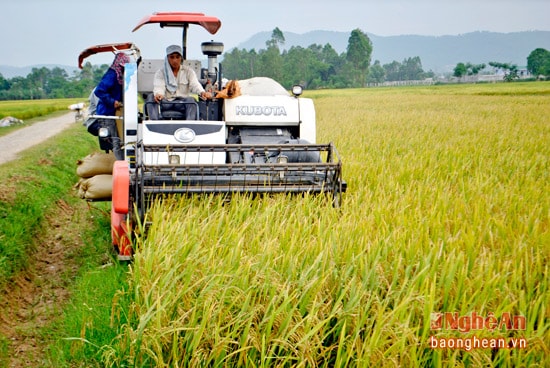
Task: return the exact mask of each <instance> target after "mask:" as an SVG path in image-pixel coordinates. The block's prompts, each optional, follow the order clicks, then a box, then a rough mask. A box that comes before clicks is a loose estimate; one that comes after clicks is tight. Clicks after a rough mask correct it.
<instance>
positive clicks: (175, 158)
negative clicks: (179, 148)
mask: <svg viewBox="0 0 550 368" xmlns="http://www.w3.org/2000/svg"><path fill="white" fill-rule="evenodd" d="M168 161H169V162H170V165H179V164H180V156H179V155H169V156H168Z"/></svg>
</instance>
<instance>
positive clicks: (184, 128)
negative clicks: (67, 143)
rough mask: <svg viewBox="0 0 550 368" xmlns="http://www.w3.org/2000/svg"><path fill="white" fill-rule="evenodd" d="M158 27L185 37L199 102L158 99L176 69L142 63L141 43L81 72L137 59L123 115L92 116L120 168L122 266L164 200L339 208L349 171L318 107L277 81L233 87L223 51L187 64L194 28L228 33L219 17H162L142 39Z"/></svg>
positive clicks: (207, 48) (116, 237)
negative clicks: (163, 74) (306, 199)
mask: <svg viewBox="0 0 550 368" xmlns="http://www.w3.org/2000/svg"><path fill="white" fill-rule="evenodd" d="M155 23H156V24H158V25H160V27H163V28H164V27H179V28H181V29H182V39H181V49H180V48H179V47H174V48H173V49H174V50H176V52H177V53H180V54H181V56H182V58H181V59H182V65H184V66H186V67H187V68H190V69H191V70H192V71H193V72H194V73H195V76H196V80H197V81H198V83H200V86H201V88H199V87H198V86H196V88H197V89H200V90H201V93H200V96H201V98H199V99H198V100H197V99H194V98H193V99H188V98H178V97H175V98H157V96H155V93H154V91H155V83H156V82H155V78H158V73H157V71H159V70H161V69H163V68H166V65H167V64H166V63H167V61H166V60H165V59H146V58H142V55H141V52H140V50H139V49H138V48H137V47H136V45H134V44H133V43H132V42H127V43H116V44H109V45H98V46H93V47H90V48H88V49H86V50H84V51H83V52H82V53H81V54H80V56H79V66H80V67H82V61H83V60H84V59H85V58H86V57H88V56H90V55H93V54H95V53H98V52H106V51H109V52H114V53H125V54H127V55H129V56H130V62H128V63H126V64H125V66H124V85H123V101H122V103H123V106H124V108H123V113H122V114H121V116H103V115H92V116H91V118H92V119H96V121H97V123H98V124H99V130H98V137H99V142H100V147H101V149H102V150H105V151H106V152H110V151H112V152H113V153H114V156H115V159H116V161H115V162H114V166H113V171H112V177H113V181H112V198H110V199H111V201H112V209H111V225H112V237H113V244H114V246H115V248H116V249H117V251H118V254H119V258H120V259H128V258H130V257H131V254H132V249H131V241H130V233H131V227H132V223H134V222H135V221H136V220H137V219H140V220H143V219H144V216H145V214H146V212H147V209H148V207H149V205H150V203H151V201H152V200H153V199H154V198H155V197H156V196H158V195H165V194H173V193H177V194H195V193H224V194H232V193H306V192H307V193H319V194H321V193H325V194H329V195H330V196H331V198H332V200H333V202H334V204H335V205H338V204H339V202H340V198H341V194H342V193H343V192H344V191H345V189H346V184H345V183H344V182H343V180H342V177H341V175H342V174H341V172H342V163H341V161H340V158H339V156H338V153H337V151H336V149H335V148H334V146H333V145H332V144H331V143H328V144H317V143H316V127H315V124H316V123H315V108H314V105H313V101H312V100H311V99H308V98H303V97H301V94H302V88H301V87H300V86H295V87H293V89H292V94H290V93H289V92H288V91H287V90H286V89H285V88H283V87H282V86H281V85H280V84H279V83H277V82H276V81H274V80H272V79H270V78H263V77H260V78H252V79H248V80H240V81H234V80H232V81H226V79H224V77H223V75H222V65H221V64H220V63H219V62H218V60H217V59H218V56H220V55H221V54H222V52H223V44H222V43H220V42H214V41H209V42H203V43H202V44H201V49H202V52H203V54H204V55H205V56H206V57H208V65H207V67H205V68H203V66H202V65H201V62H200V61H194V60H187V32H188V29H189V26H190V25H199V26H201V27H203V28H204V29H206V30H207V31H208V32H209V33H210V34H216V33H217V31H218V30H219V29H220V27H221V22H220V20H219V19H217V18H216V17H211V16H206V15H204V14H202V13H183V12H162V13H154V14H152V15H150V16H147V17H145V18H143V19H142V20H141V21H140V22H139V23H138V24H137V26H136V27H135V28H134V31H137V30H138V29H140V28H141V27H142V26H144V25H147V24H155ZM170 43H172V42H169V43H167V45H168V44H170ZM179 50H181V51H179ZM163 56H164V55H163ZM176 56H177V55H176ZM167 57H168V56H167ZM193 77H194V76H193ZM190 79H191V82H190V85H191V84H192V83H193V81H192V80H193V79H194V78H190ZM191 87H192V86H191ZM140 96H141V97H142V99H143V101H144V104H143V109H141V110H140V108H139V105H140V103H139V100H140Z"/></svg>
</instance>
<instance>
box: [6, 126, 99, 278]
mask: <svg viewBox="0 0 550 368" xmlns="http://www.w3.org/2000/svg"><path fill="white" fill-rule="evenodd" d="M94 144H96V143H95V142H94V140H93V139H91V136H89V137H88V136H87V133H86V132H85V130H84V129H83V128H82V127H81V126H80V127H77V126H75V127H73V128H72V129H70V130H68V132H67V133H65V134H62V135H61V136H60V137H59V138H58V139H56V140H55V141H49V142H47V143H45V144H42V145H40V146H37V147H33V148H31V149H29V150H27V151H25V153H24V155H22V158H21V159H20V160H17V161H12V162H9V163H6V164H4V165H1V166H0V177H1V178H2V180H1V181H0V286H3V285H4V284H5V282H6V280H7V279H9V278H10V277H11V276H12V275H13V274H14V273H15V272H18V271H20V270H21V269H23V268H25V267H26V264H27V261H26V259H27V254H28V253H32V251H33V247H34V245H33V243H34V240H35V238H36V237H37V236H38V234H39V233H40V230H41V229H40V227H41V224H42V223H43V221H44V216H45V215H46V213H47V212H48V210H49V209H50V208H53V207H54V204H55V203H56V201H57V200H58V199H59V198H64V199H66V200H67V201H70V200H71V195H74V193H73V191H72V186H73V185H74V183H75V181H76V161H77V160H78V159H79V158H82V157H84V156H86V155H87V153H88V152H90V150H92V149H93V148H92V147H93V146H94Z"/></svg>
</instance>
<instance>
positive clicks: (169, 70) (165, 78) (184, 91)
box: [147, 45, 212, 120]
mask: <svg viewBox="0 0 550 368" xmlns="http://www.w3.org/2000/svg"><path fill="white" fill-rule="evenodd" d="M182 61H183V53H182V49H181V46H178V45H170V46H168V47H167V48H166V58H165V60H164V67H163V68H161V69H159V70H158V71H157V72H156V73H155V78H154V82H153V94H152V95H150V96H149V98H148V103H147V106H148V107H147V114H148V115H149V118H150V119H151V120H158V119H159V109H158V105H157V104H159V103H160V102H161V101H162V100H164V99H166V100H168V101H174V100H176V99H179V100H183V101H188V102H194V101H195V99H194V98H193V97H190V96H189V94H190V93H196V94H198V95H199V96H200V97H201V98H202V99H210V98H212V93H210V92H206V91H205V90H204V88H203V87H202V85H201V84H200V82H199V80H198V79H197V75H196V74H195V72H194V71H193V69H191V68H189V67H188V66H186V65H183V64H182ZM196 108H197V107H196V105H194V104H186V105H185V110H186V111H185V115H186V118H187V119H189V120H194V119H195V118H196V116H197V115H196V114H197V111H196Z"/></svg>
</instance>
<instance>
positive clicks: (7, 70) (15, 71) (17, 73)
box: [0, 64, 78, 79]
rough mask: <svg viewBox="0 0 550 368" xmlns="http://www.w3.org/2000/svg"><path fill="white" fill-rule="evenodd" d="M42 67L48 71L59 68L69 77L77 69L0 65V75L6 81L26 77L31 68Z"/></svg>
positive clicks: (59, 66) (39, 66) (70, 67)
mask: <svg viewBox="0 0 550 368" xmlns="http://www.w3.org/2000/svg"><path fill="white" fill-rule="evenodd" d="M42 67H46V68H48V69H50V70H51V69H54V68H56V67H57V68H61V69H65V71H67V74H68V75H69V76H72V75H73V73H74V72H75V71H76V70H78V68H76V67H74V66H69V65H56V64H40V65H30V66H21V67H17V66H7V65H0V74H2V76H3V77H4V78H6V79H11V78H14V77H26V76H27V75H29V74H30V73H32V69H33V68H37V69H40V68H42Z"/></svg>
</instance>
